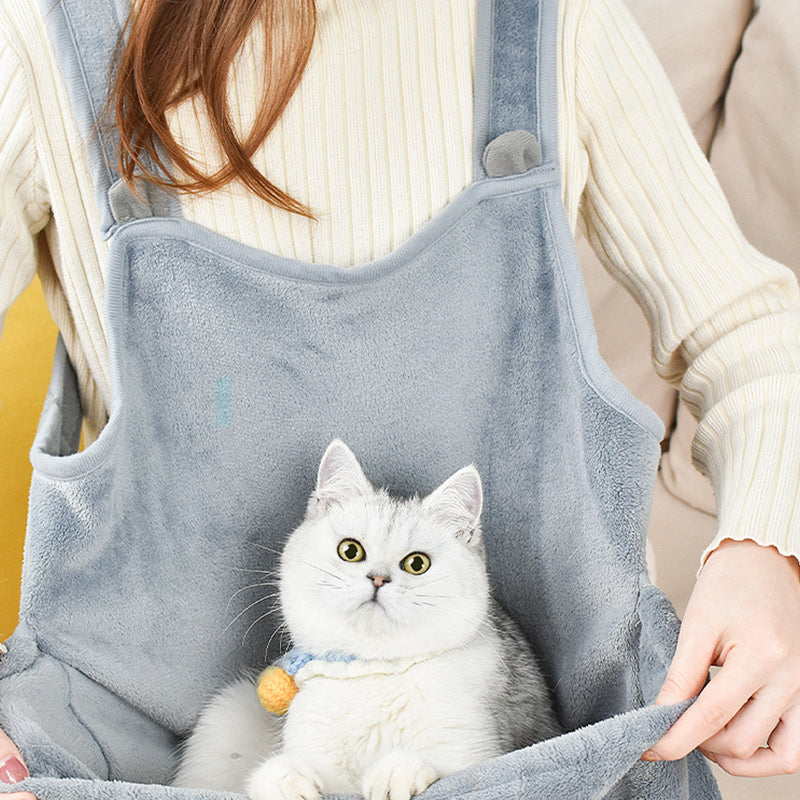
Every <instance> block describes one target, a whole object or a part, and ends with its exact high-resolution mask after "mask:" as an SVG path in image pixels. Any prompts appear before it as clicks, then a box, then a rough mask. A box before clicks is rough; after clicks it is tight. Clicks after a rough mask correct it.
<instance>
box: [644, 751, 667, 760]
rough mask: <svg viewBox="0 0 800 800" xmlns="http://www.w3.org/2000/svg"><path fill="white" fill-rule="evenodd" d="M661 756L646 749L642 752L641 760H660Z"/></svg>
mask: <svg viewBox="0 0 800 800" xmlns="http://www.w3.org/2000/svg"><path fill="white" fill-rule="evenodd" d="M661 760H662V759H661V756H660V755H659V754H658V753H655V752H653V751H652V750H647V751H646V752H645V753H643V754H642V761H661Z"/></svg>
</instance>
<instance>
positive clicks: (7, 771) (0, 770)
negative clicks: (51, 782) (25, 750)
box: [0, 731, 36, 800]
mask: <svg viewBox="0 0 800 800" xmlns="http://www.w3.org/2000/svg"><path fill="white" fill-rule="evenodd" d="M27 777H28V768H27V767H26V766H25V762H24V761H23V759H22V756H21V755H20V754H19V750H17V748H16V747H15V746H14V743H13V742H12V741H11V739H9V738H8V736H6V735H5V733H3V731H0V781H1V782H2V783H6V784H9V783H12V784H13V783H19V782H20V781H22V780H24V779H25V778H27ZM2 798H3V800H36V798H35V797H34V796H33V795H32V794H30V793H29V792H12V793H10V794H4V795H2Z"/></svg>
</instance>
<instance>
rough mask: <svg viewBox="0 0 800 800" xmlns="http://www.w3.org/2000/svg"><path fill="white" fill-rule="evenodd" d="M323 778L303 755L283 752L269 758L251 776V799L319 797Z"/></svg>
mask: <svg viewBox="0 0 800 800" xmlns="http://www.w3.org/2000/svg"><path fill="white" fill-rule="evenodd" d="M321 793H322V781H321V780H320V778H319V775H317V773H316V772H314V770H313V769H311V767H309V766H308V764H306V763H305V762H304V761H302V760H301V759H299V758H294V757H292V756H289V755H285V754H283V753H282V754H280V755H277V756H273V757H272V758H268V759H267V760H266V761H265V762H264V763H263V764H262V765H261V766H260V767H259V768H258V769H257V770H256V771H255V772H254V773H253V774H252V775H251V776H250V778H249V780H248V782H247V796H248V797H249V798H250V800H317V798H318V797H319V796H320V794H321Z"/></svg>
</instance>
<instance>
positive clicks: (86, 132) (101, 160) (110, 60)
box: [39, 0, 180, 235]
mask: <svg viewBox="0 0 800 800" xmlns="http://www.w3.org/2000/svg"><path fill="white" fill-rule="evenodd" d="M39 2H40V5H41V9H42V14H43V15H44V19H45V22H46V24H47V29H48V32H49V35H50V39H51V42H52V44H53V48H54V50H55V54H56V58H57V61H58V64H59V66H60V68H61V73H62V76H63V78H64V81H65V83H66V86H67V92H68V94H69V97H70V101H71V103H72V108H73V113H74V115H75V119H76V121H77V124H78V128H79V130H80V132H81V134H82V136H83V139H84V142H85V144H86V150H87V157H88V159H89V167H90V170H91V175H92V180H93V181H94V187H95V196H96V198H97V205H98V208H99V210H100V218H101V230H102V232H103V234H104V235H109V234H110V232H111V230H112V229H113V228H114V227H115V226H116V225H118V224H121V223H123V222H128V221H130V220H132V219H137V218H140V217H145V216H173V217H175V216H180V208H179V204H178V202H177V200H175V199H173V198H172V197H170V196H169V195H168V194H167V193H166V192H164V191H162V190H159V189H158V188H157V187H154V186H149V185H148V187H147V189H146V190H145V191H143V192H141V193H140V194H138V195H137V194H134V193H133V192H131V191H130V190H129V189H128V187H127V186H126V185H125V183H124V182H123V181H122V180H121V179H120V175H119V172H118V171H117V169H116V164H117V159H118V153H119V136H118V134H117V132H116V130H115V129H114V127H113V126H112V125H111V124H110V119H109V117H108V87H109V81H110V76H111V74H112V70H113V68H114V59H115V56H116V53H117V47H118V44H119V41H120V37H121V35H122V31H123V28H124V25H125V20H126V19H127V17H128V13H129V9H130V3H129V0H39Z"/></svg>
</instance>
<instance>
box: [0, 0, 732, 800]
mask: <svg viewBox="0 0 800 800" xmlns="http://www.w3.org/2000/svg"><path fill="white" fill-rule="evenodd" d="M42 1H43V6H44V7H45V9H46V10H47V11H48V22H49V24H50V27H51V31H52V35H53V38H54V43H55V45H56V48H57V51H58V53H59V56H60V58H61V61H62V64H63V71H64V75H65V78H66V80H67V83H68V86H69V89H70V92H71V94H72V98H73V102H74V104H75V108H76V114H77V115H78V118H79V121H80V124H81V125H82V126H83V128H84V131H85V133H86V136H87V141H88V142H89V145H88V146H89V152H90V157H91V159H92V167H93V172H94V176H95V180H96V186H97V197H98V203H99V206H100V211H101V216H102V218H103V225H104V229H105V231H106V232H107V233H108V236H109V237H110V243H111V249H110V260H109V263H108V282H107V295H108V299H107V309H106V314H107V324H108V332H109V338H110V344H111V359H112V370H113V406H112V411H111V419H110V422H109V424H108V426H107V427H106V428H105V430H104V431H103V433H102V434H101V436H100V438H99V440H98V441H97V442H95V443H94V444H92V445H91V446H90V447H89V448H88V450H86V451H84V452H77V446H78V438H79V429H80V405H79V400H78V393H77V388H76V382H75V376H74V373H73V372H72V369H71V367H70V365H69V363H68V360H67V358H66V355H65V352H64V349H63V346H62V345H60V344H59V348H58V352H57V355H56V363H55V367H54V372H53V381H52V385H51V389H50V392H49V395H48V398H47V402H46V406H45V409H44V412H43V417H42V422H41V425H40V430H39V433H38V436H37V439H36V442H35V444H34V448H33V453H32V460H33V464H34V477H33V484H32V487H31V503H30V515H29V523H28V538H27V545H26V554H25V566H24V576H23V597H22V607H21V622H20V625H19V628H18V629H17V631H16V632H15V634H14V635H13V637H12V638H11V640H10V641H9V642H8V646H9V654H8V656H7V657H6V658H5V659H4V660H3V662H2V667H1V668H2V671H0V724H2V726H3V727H4V728H5V729H6V730H7V731H8V733H9V734H10V735H11V736H12V737H13V738H14V739H15V740H16V741H17V743H18V744H19V745H20V747H21V749H22V752H23V753H24V756H25V758H26V759H27V761H28V764H29V765H30V767H31V771H32V773H33V775H34V776H35V777H33V778H32V779H30V781H28V782H27V783H26V788H29V789H30V790H31V791H33V792H35V793H36V794H37V795H38V797H40V798H41V799H42V800H50V799H51V798H52V799H55V798H59V799H60V798H64V799H66V800H93V798H98V799H99V798H168V797H169V798H186V799H187V800H188V799H189V798H194V799H195V800H199V799H200V798H206V797H208V798H210V797H212V796H214V797H219V796H220V795H216V794H214V793H211V792H202V791H194V790H185V789H171V788H165V787H164V786H162V785H160V784H164V783H167V782H168V781H169V779H170V775H171V772H172V770H173V768H174V753H175V747H176V745H177V744H178V743H179V741H180V739H181V738H182V737H183V736H185V735H186V733H187V732H188V731H189V730H190V729H191V727H192V724H193V722H194V720H195V719H196V718H197V716H198V713H199V711H200V709H201V707H202V704H203V702H204V701H205V700H206V699H207V698H208V696H209V695H210V694H211V693H212V692H213V691H215V690H216V689H217V688H219V687H220V686H221V685H223V684H224V683H225V682H226V681H227V680H229V679H230V678H231V677H233V676H234V675H236V674H237V672H238V671H239V670H240V669H241V668H243V667H256V668H258V667H262V666H263V665H264V663H265V660H270V659H272V658H274V657H276V656H277V655H278V653H279V650H280V646H281V644H283V646H284V647H285V646H287V645H288V643H286V642H283V643H281V642H280V637H278V636H274V637H273V636H272V634H273V632H274V631H275V622H274V620H273V618H272V617H266V618H264V619H262V620H260V621H258V618H259V617H260V615H261V614H263V613H264V611H265V610H266V609H267V608H268V606H269V602H266V603H265V602H257V601H259V600H260V599H261V598H263V595H264V594H267V593H269V591H270V590H269V589H264V588H263V587H254V588H249V589H248V588H244V587H247V586H248V585H249V584H253V583H257V582H259V581H260V580H262V578H259V577H258V574H257V573H255V572H253V570H261V569H270V568H274V566H275V564H276V557H275V552H276V551H279V550H280V548H281V545H282V542H283V541H284V540H285V538H286V536H287V534H288V533H289V531H290V530H291V529H292V528H293V527H294V526H296V525H297V524H298V523H299V521H300V520H301V517H302V514H303V511H304V508H305V503H306V499H307V496H308V493H309V492H310V490H311V489H312V488H313V483H314V478H315V475H316V468H317V464H318V462H319V459H320V457H321V455H322V453H323V452H324V449H325V447H326V445H327V444H328V442H329V441H330V440H331V439H333V438H334V437H337V436H338V437H341V438H342V439H344V440H345V441H346V442H347V443H348V444H349V445H350V446H351V447H352V448H353V450H354V451H355V453H356V454H357V455H358V457H359V459H361V461H362V463H363V465H364V467H365V471H366V473H367V475H368V476H369V477H370V478H371V479H372V480H373V481H374V482H377V483H379V484H384V485H386V486H387V487H389V488H390V489H391V490H393V491H394V492H397V493H401V494H403V493H413V492H420V493H424V492H428V491H430V490H432V489H433V488H434V487H436V486H437V485H439V484H440V483H441V482H442V481H443V480H444V479H445V478H447V477H448V476H449V475H451V474H452V473H453V472H455V471H456V470H457V469H459V468H460V467H462V466H464V465H465V464H468V463H470V462H475V463H476V465H477V466H478V468H479V470H480V472H481V475H482V477H483V480H484V484H485V495H486V506H485V516H484V529H485V534H486V540H487V547H488V550H489V558H490V565H491V573H492V579H493V584H494V587H495V590H496V592H497V594H498V595H499V597H500V599H501V600H502V601H503V602H504V603H505V604H506V606H507V607H508V608H509V610H510V611H511V613H512V614H513V615H514V616H515V617H516V619H517V620H518V621H519V622H520V624H521V625H522V626H523V628H524V629H525V631H526V633H527V634H528V636H529V637H530V639H531V641H532V642H533V644H534V645H535V647H536V649H537V650H538V652H539V653H540V654H541V656H542V660H543V663H544V666H545V668H546V670H547V672H548V673H549V675H550V676H551V683H552V685H553V687H554V694H555V698H556V702H557V705H558V711H559V715H560V717H561V720H562V722H563V724H564V726H565V727H566V728H567V729H568V730H569V731H570V733H567V734H566V735H564V736H562V737H559V738H557V739H554V740H551V741H548V742H544V743H541V744H539V745H536V746H534V747H531V748H528V749H526V750H522V751H518V752H515V753H512V754H509V755H507V756H505V757H503V758H499V759H496V760H494V761H490V762H487V763H483V764H480V765H477V766H476V767H474V768H472V769H470V770H467V771H465V772H463V773H460V774H457V775H453V776H450V777H447V778H445V779H443V780H441V781H439V782H437V783H436V784H434V785H433V786H432V787H431V788H430V789H429V790H428V791H427V792H426V793H425V796H426V797H430V798H431V799H432V800H433V798H475V800H478V798H486V799H487V800H489V798H491V800H504V798H509V800H510V799H511V798H535V797H536V798H538V797H541V798H548V799H552V798H569V799H570V800H577V799H579V798H648V800H660V799H663V800H676V798H717V797H718V793H717V789H716V787H715V785H714V783H713V780H712V779H711V777H710V774H709V772H708V771H707V769H706V767H705V764H704V762H703V760H702V758H700V757H699V756H698V755H697V754H693V755H691V756H690V757H689V758H688V759H686V760H684V761H682V762H679V763H675V764H644V763H641V762H640V761H639V756H640V754H641V753H642V752H643V751H644V750H645V749H647V747H649V746H650V745H652V744H653V743H654V742H655V741H656V740H657V739H658V738H659V737H660V736H661V734H663V733H664V731H665V730H666V729H667V728H668V726H669V725H670V724H671V723H672V722H673V721H674V719H676V718H677V715H678V714H679V712H680V710H681V709H680V708H655V707H652V706H650V707H648V705H647V704H648V703H651V702H652V701H653V699H654V698H655V695H656V694H657V691H658V688H659V686H660V684H661V681H662V680H663V677H664V675H665V671H666V667H667V665H668V663H669V659H670V656H671V653H672V650H673V648H674V643H675V638H676V631H677V620H676V618H675V616H674V614H673V612H672V609H671V607H670V606H669V603H668V602H667V601H666V600H665V599H664V597H663V596H662V595H661V593H660V592H659V591H658V590H656V589H655V588H654V587H653V586H651V585H650V584H649V583H648V581H647V577H646V573H645V566H644V558H643V551H644V532H645V529H646V524H647V518H648V512H649V498H650V493H651V490H652V483H653V480H654V475H655V470H656V466H657V463H658V458H659V440H660V438H661V434H662V430H661V427H660V424H659V423H658V421H657V419H656V417H655V415H654V414H652V413H651V412H650V411H649V410H648V409H646V408H644V407H643V406H641V405H640V404H639V403H638V402H637V401H635V400H634V399H633V398H632V397H631V396H630V395H628V394H627V392H626V391H625V390H624V389H623V388H622V387H621V386H620V385H619V384H618V383H617V382H616V381H615V380H614V379H613V378H612V377H611V375H610V373H609V372H608V370H607V368H606V367H605V365H604V364H603V363H602V362H601V360H600V357H599V355H598V352H597V347H596V342H595V338H594V333H593V329H592V325H591V320H590V316H589V311H588V306H587V303H586V298H585V296H584V293H583V288H582V283H581V275H580V270H579V267H578V264H577V261H576V257H575V254H574V251H573V245H572V239H571V236H570V232H569V230H568V226H567V221H566V216H565V213H564V209H563V206H562V204H561V200H560V190H559V170H558V165H557V162H556V153H557V138H556V137H557V131H556V16H557V3H556V2H555V0H552V1H551V0H542V2H541V4H539V3H537V2H534V0H496V2H492V1H491V0H480V1H479V26H478V47H477V63H476V91H475V168H474V177H475V181H474V183H473V184H472V185H471V186H469V187H468V188H467V189H466V190H465V191H464V192H463V193H462V194H460V195H459V196H458V197H457V198H456V199H455V200H454V201H453V202H452V203H451V204H450V205H449V206H448V207H447V208H446V209H445V210H444V211H443V212H442V213H441V214H440V215H439V216H438V217H437V218H436V219H434V220H433V221H431V222H430V223H429V224H427V225H426V226H425V227H424V228H423V229H422V230H421V231H419V232H418V233H417V234H415V235H414V236H413V237H412V238H411V239H410V240H409V241H407V242H406V243H405V244H403V245H402V246H401V247H400V248H398V249H397V250H396V251H395V252H393V253H392V254H390V255H389V256H387V257H385V258H382V259H380V260H378V261H375V262H372V263H369V264H366V265H363V266H358V267H355V268H353V269H349V270H340V269H337V268H335V267H332V266H326V265H312V264H306V263H301V262H297V261H293V260H289V259H285V258H280V257H277V256H274V255H271V254H269V253H264V252H259V251H256V250H252V249H249V248H247V247H245V246H242V245H239V244H237V243H234V242H232V241H230V240H227V239H225V238H224V237H221V236H218V235H216V234H215V233H212V232H210V231H208V230H206V229H204V228H201V227H199V226H196V225H193V224H190V223H188V222H186V221H184V220H181V219H180V218H179V212H178V211H177V207H176V205H175V203H173V202H170V201H168V200H166V199H165V198H164V197H163V196H160V195H159V194H158V193H157V192H148V193H147V194H146V195H145V196H143V198H142V199H137V198H136V197H134V196H132V195H131V194H130V193H129V192H127V190H126V189H125V188H124V187H123V186H121V185H120V184H119V183H118V176H117V175H116V174H115V173H114V171H113V169H111V168H109V167H108V165H107V162H106V160H105V158H104V154H105V155H110V157H111V161H110V163H115V162H114V160H113V153H114V149H115V143H114V138H113V135H110V134H109V133H108V132H107V130H106V129H105V128H103V127H102V126H96V125H95V116H96V113H95V112H96V110H97V109H99V108H102V105H103V102H104V92H105V88H106V85H107V84H106V74H107V69H108V65H109V63H110V58H111V53H112V52H113V49H114V45H115V43H116V37H117V35H118V31H119V27H120V22H121V20H122V19H124V16H125V14H126V12H127V7H126V2H123V1H122V0H118V1H117V2H116V4H115V2H111V0H62V2H60V3H58V4H53V3H52V2H51V0H42ZM509 132H517V133H514V134H513V135H512V136H510V137H505V138H504V139H502V140H499V139H498V137H500V136H501V135H502V134H506V133H509ZM534 137H535V141H534ZM490 142H494V143H495V144H493V145H492V147H491V148H490V149H489V151H488V152H487V157H486V160H485V163H486V164H487V165H489V164H491V168H490V169H489V173H490V174H491V175H492V177H490V174H487V170H486V168H485V166H484V158H483V155H484V150H485V148H486V146H487V144H489V143H490ZM498 165H499V166H498ZM504 165H505V166H504ZM515 165H521V166H515ZM514 170H527V171H524V172H521V173H520V174H504V172H508V171H512V173H513V171H514ZM251 604H252V605H251Z"/></svg>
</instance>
